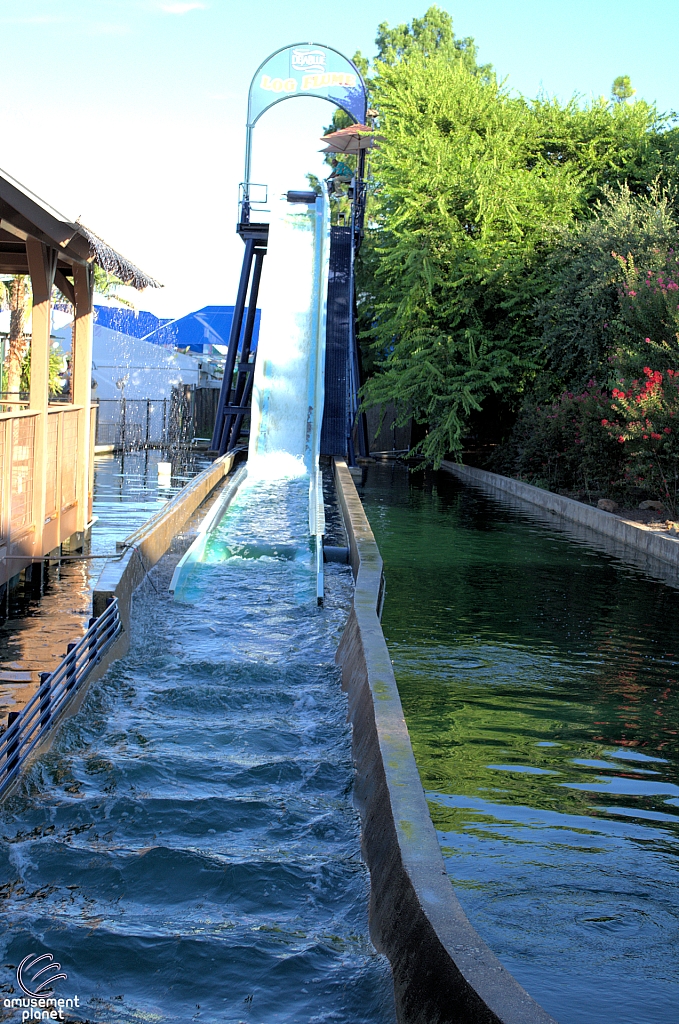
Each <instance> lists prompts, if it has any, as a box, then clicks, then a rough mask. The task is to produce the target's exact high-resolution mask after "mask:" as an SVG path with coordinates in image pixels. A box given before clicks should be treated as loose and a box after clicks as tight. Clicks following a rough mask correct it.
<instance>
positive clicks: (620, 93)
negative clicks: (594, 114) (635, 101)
mask: <svg viewBox="0 0 679 1024" xmlns="http://www.w3.org/2000/svg"><path fill="white" fill-rule="evenodd" d="M636 91H637V90H636V89H633V88H632V80H631V78H630V76H629V75H618V77H617V78H616V79H614V81H613V85H612V86H611V99H612V100H613V102H614V103H624V102H625V101H626V100H631V99H632V97H633V96H634V95H635V94H636Z"/></svg>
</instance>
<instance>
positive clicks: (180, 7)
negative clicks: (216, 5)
mask: <svg viewBox="0 0 679 1024" xmlns="http://www.w3.org/2000/svg"><path fill="white" fill-rule="evenodd" d="M158 6H159V7H160V9H161V11H162V12H163V14H188V13H189V11H204V10H205V4H201V3H191V2H189V3H171V4H159V5H158Z"/></svg>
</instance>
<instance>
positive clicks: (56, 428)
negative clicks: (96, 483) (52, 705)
mask: <svg viewBox="0 0 679 1024" xmlns="http://www.w3.org/2000/svg"><path fill="white" fill-rule="evenodd" d="M95 263H96V264H98V265H99V266H100V267H102V268H103V269H104V270H106V271H107V272H108V273H110V274H113V275H115V276H116V277H117V278H119V279H120V280H121V281H123V282H124V283H125V284H128V285H131V286H133V287H134V288H137V289H143V288H146V287H159V285H158V283H157V282H156V281H154V280H153V279H152V278H150V277H148V276H147V275H146V274H144V273H143V272H142V271H141V270H139V269H138V268H137V267H135V266H134V264H132V263H130V262H129V261H128V260H126V259H124V257H122V256H121V255H120V254H119V253H117V252H115V250H114V249H112V248H111V247H110V246H108V245H107V244H106V243H105V242H104V241H102V239H101V238H99V237H98V236H97V235H95V234H93V233H92V232H91V231H89V230H88V229H87V228H86V227H84V226H83V225H82V224H80V223H78V222H76V223H73V222H71V221H69V220H67V219H66V218H65V217H63V216H62V215H61V214H60V213H58V212H57V211H56V210H54V209H52V208H51V207H50V206H49V205H48V204H47V203H45V202H43V201H42V200H41V199H39V198H38V196H36V195H33V194H32V193H31V192H29V191H28V190H27V189H26V188H24V186H23V185H21V184H20V183H19V182H17V181H15V180H14V179H13V178H12V177H10V176H9V175H8V174H6V173H5V172H4V171H0V273H2V274H28V275H30V279H31V285H32V289H33V315H32V335H31V349H30V367H31V376H30V396H29V399H28V402H27V403H26V404H27V408H23V409H16V408H15V409H14V410H13V411H11V412H2V413H0V589H2V590H4V587H5V585H6V584H7V583H8V581H10V580H12V579H13V578H14V577H15V576H17V575H18V574H19V573H20V572H21V571H22V570H24V569H26V568H27V567H28V566H32V565H33V564H34V563H36V562H37V563H38V564H42V559H43V558H45V557H46V556H48V555H50V554H56V553H58V551H59V549H60V547H61V545H63V544H66V543H67V542H70V545H69V547H70V548H71V549H76V548H78V547H80V546H82V542H83V539H84V538H85V536H86V533H87V531H88V527H89V525H90V523H91V520H92V480H93V471H94V427H95V419H94V413H95V412H96V410H95V409H93V408H92V403H91V374H92V326H93V282H94V271H93V266H94V264H95ZM55 285H56V288H57V289H58V290H59V291H60V292H61V293H62V295H64V296H65V297H66V299H68V301H69V302H70V303H71V304H72V305H73V309H74V328H73V347H72V361H71V393H70V395H69V396H68V397H69V398H70V401H69V402H68V403H64V402H63V401H60V402H58V403H52V404H51V403H50V396H49V358H50V328H51V304H52V296H53V289H54V286H55Z"/></svg>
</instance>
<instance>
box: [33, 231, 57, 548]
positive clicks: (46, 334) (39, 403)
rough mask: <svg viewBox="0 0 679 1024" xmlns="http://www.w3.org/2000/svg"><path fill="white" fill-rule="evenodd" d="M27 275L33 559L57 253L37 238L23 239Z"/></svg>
mask: <svg viewBox="0 0 679 1024" xmlns="http://www.w3.org/2000/svg"><path fill="white" fill-rule="evenodd" d="M26 255H27V256H28V272H29V274H30V275H31V285H32V288H33V312H32V328H31V392H30V407H31V409H35V410H36V411H37V412H38V413H39V415H38V416H36V418H35V438H34V447H33V523H34V526H35V534H34V540H33V555H34V556H38V557H40V556H41V555H43V554H44V552H43V550H42V534H43V528H44V525H45V491H46V482H47V407H48V405H49V372H50V328H51V300H52V286H53V284H54V275H55V273H56V270H57V253H56V250H55V249H51V248H49V247H48V246H46V245H44V244H43V243H42V242H39V241H38V240H37V239H36V238H30V237H29V238H27V239H26Z"/></svg>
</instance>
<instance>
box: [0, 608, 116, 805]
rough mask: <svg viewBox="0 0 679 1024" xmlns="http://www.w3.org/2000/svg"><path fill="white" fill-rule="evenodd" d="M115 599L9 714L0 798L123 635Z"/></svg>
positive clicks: (0, 742) (0, 756) (1, 751)
mask: <svg viewBox="0 0 679 1024" xmlns="http://www.w3.org/2000/svg"><path fill="white" fill-rule="evenodd" d="M122 628H123V626H122V622H121V619H120V610H119V608H118V601H117V598H115V597H114V598H111V599H110V601H109V604H108V606H107V608H106V610H105V611H104V612H103V613H102V614H101V615H100V616H99V617H98V618H91V619H90V621H89V626H88V629H87V632H86V633H85V635H84V636H83V637H82V639H81V640H79V641H78V643H73V644H69V645H68V650H67V653H66V657H65V658H64V659H63V660H62V661H61V662H60V664H59V665H58V666H57V668H55V670H54V672H41V673H40V686H39V687H38V689H37V691H36V692H35V693H34V694H33V696H32V697H31V699H30V700H29V702H28V704H26V706H25V707H24V708H22V709H21V711H18V712H16V711H11V712H10V714H9V719H8V725H7V730H6V732H5V733H4V735H3V736H2V738H1V739H0V799H2V797H3V796H5V794H6V793H7V791H8V790H9V789H10V788H11V786H12V784H13V783H14V781H15V780H16V778H17V776H18V775H19V773H20V772H21V769H22V768H23V766H24V765H25V763H26V761H27V759H28V758H29V757H30V755H31V753H32V751H33V750H34V749H35V748H36V747H37V746H38V744H39V743H40V742H41V740H42V739H43V738H44V736H45V735H46V734H47V732H49V730H50V729H51V728H53V727H54V726H55V725H56V723H57V722H58V721H59V719H60V718H61V716H62V714H63V712H64V711H65V710H66V708H67V706H68V705H69V704H70V703H71V701H72V700H73V699H74V697H75V696H76V694H77V693H78V692H79V690H80V689H81V687H82V685H83V683H84V682H85V680H86V679H87V676H88V675H89V674H90V672H91V671H92V669H93V668H94V666H95V665H97V664H98V663H99V662H100V661H101V659H102V657H103V655H104V654H105V653H106V651H107V650H108V649H109V647H110V646H111V644H112V643H114V642H115V640H117V638H118V637H119V636H120V633H121V632H122Z"/></svg>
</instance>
